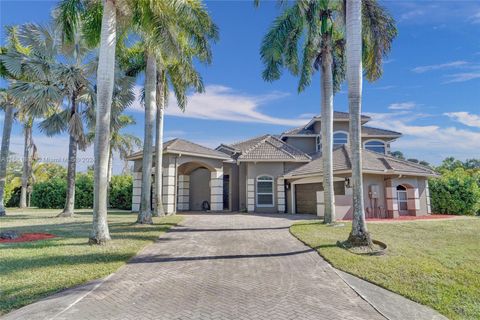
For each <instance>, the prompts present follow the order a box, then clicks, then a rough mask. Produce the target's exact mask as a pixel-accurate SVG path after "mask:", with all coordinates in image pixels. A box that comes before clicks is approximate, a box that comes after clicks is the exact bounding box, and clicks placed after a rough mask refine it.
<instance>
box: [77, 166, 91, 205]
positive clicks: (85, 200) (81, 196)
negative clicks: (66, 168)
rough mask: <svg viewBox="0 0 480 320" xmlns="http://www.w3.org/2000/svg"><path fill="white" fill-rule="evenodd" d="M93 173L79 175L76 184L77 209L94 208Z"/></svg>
mask: <svg viewBox="0 0 480 320" xmlns="http://www.w3.org/2000/svg"><path fill="white" fill-rule="evenodd" d="M93 182H94V181H93V173H92V172H87V173H78V174H77V179H76V182H75V208H76V209H84V208H92V207H93Z"/></svg>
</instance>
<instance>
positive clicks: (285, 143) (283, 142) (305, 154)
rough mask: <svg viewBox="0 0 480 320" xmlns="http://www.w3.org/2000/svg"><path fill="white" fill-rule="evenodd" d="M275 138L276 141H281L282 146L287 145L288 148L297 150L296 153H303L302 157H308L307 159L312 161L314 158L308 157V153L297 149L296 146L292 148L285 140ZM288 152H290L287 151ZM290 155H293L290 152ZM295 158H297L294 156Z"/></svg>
mask: <svg viewBox="0 0 480 320" xmlns="http://www.w3.org/2000/svg"><path fill="white" fill-rule="evenodd" d="M273 138H274V139H276V140H278V141H280V142H281V143H282V144H284V145H286V146H287V147H289V148H291V149H292V150H295V151H296V152H299V153H301V154H302V155H304V156H307V158H309V159H312V157H310V155H308V154H307V153H306V152H303V151H302V150H300V149H298V148H296V147H295V146H292V145H291V144H289V143H287V142H285V141H283V140H282V139H280V138H277V137H273ZM286 152H288V151H286ZM288 154H291V153H289V152H288ZM293 158H295V156H293Z"/></svg>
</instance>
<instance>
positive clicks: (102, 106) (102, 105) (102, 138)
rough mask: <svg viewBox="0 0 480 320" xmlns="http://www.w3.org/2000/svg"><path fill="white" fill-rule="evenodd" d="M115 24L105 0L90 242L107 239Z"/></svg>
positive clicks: (113, 10) (109, 1)
mask: <svg viewBox="0 0 480 320" xmlns="http://www.w3.org/2000/svg"><path fill="white" fill-rule="evenodd" d="M116 27H117V16H116V8H115V1H113V0H105V2H104V5H103V16H102V30H101V35H100V54H99V58H98V69H97V83H98V86H97V111H96V125H95V147H94V154H95V178H94V179H95V182H94V191H93V192H94V201H93V228H92V233H91V235H90V239H89V243H91V244H105V243H106V242H107V241H108V240H110V232H109V230H108V222H107V184H108V178H107V175H108V154H109V153H108V150H109V148H110V116H111V115H110V113H111V105H112V95H113V84H114V71H115V46H116Z"/></svg>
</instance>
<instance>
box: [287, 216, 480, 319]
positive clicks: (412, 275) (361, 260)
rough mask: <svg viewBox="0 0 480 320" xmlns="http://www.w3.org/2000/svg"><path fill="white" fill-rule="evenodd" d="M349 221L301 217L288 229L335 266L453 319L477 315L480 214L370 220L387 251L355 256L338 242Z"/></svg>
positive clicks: (479, 312)
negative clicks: (323, 221) (338, 222)
mask: <svg viewBox="0 0 480 320" xmlns="http://www.w3.org/2000/svg"><path fill="white" fill-rule="evenodd" d="M350 228H351V224H350V223H345V226H344V227H329V226H326V225H323V224H321V223H311V222H300V223H298V224H295V225H293V226H292V227H291V232H292V233H293V234H294V235H295V236H296V237H297V238H299V239H300V240H301V241H303V242H304V243H306V244H307V245H309V246H310V247H312V248H315V249H316V250H318V252H319V253H320V254H321V255H322V256H323V257H324V258H325V259H327V260H328V261H329V262H330V263H331V264H332V265H333V266H335V267H336V268H338V269H340V270H343V271H346V272H349V273H351V274H353V275H356V276H358V277H360V278H363V279H365V280H368V281H370V282H373V283H375V284H378V285H380V286H382V287H384V288H386V289H389V290H391V291H393V292H396V293H399V294H401V295H403V296H405V297H407V298H409V299H411V300H414V301H417V302H419V303H421V304H424V305H427V306H430V307H432V308H434V309H436V310H438V311H439V312H440V313H442V314H444V315H445V316H447V317H449V318H452V319H480V219H479V218H466V219H458V220H449V221H418V222H402V223H370V224H369V225H368V228H369V230H370V232H371V234H372V236H373V238H374V239H377V240H380V241H382V242H385V243H387V245H388V253H387V255H385V256H378V257H372V256H359V255H355V254H352V253H350V252H348V251H346V250H344V249H341V248H339V247H337V246H336V242H337V241H343V240H345V239H347V237H348V234H349V232H350Z"/></svg>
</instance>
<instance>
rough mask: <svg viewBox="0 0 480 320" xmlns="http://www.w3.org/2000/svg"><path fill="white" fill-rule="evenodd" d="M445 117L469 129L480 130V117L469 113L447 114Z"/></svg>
mask: <svg viewBox="0 0 480 320" xmlns="http://www.w3.org/2000/svg"><path fill="white" fill-rule="evenodd" d="M444 115H446V116H448V117H450V118H452V119H453V120H455V121H458V122H460V123H462V124H464V125H466V126H469V127H477V128H480V115H478V114H471V113H468V112H464V111H462V112H447V113H444Z"/></svg>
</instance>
